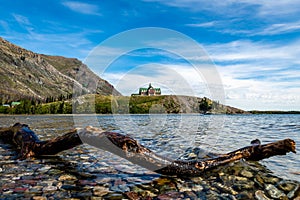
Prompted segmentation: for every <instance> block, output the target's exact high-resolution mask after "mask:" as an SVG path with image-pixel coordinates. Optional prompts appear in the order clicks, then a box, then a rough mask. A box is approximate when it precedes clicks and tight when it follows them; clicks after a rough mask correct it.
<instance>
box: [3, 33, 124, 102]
mask: <svg viewBox="0 0 300 200" xmlns="http://www.w3.org/2000/svg"><path fill="white" fill-rule="evenodd" d="M74 92H79V93H80V94H87V93H95V94H100V95H111V94H114V95H121V93H120V92H118V91H117V90H116V89H115V88H114V87H113V86H112V85H111V84H109V83H108V82H107V81H106V80H104V79H102V78H100V77H99V76H97V75H96V74H95V73H94V72H92V71H91V70H90V69H89V68H88V66H86V65H85V64H83V63H82V62H81V61H80V60H78V59H76V58H66V57H63V56H51V55H44V54H38V53H34V52H32V51H29V50H26V49H24V48H22V47H19V46H17V45H15V44H13V43H10V42H9V41H7V40H5V39H3V38H1V37H0V100H1V101H2V102H3V101H16V100H20V99H38V100H41V101H43V100H45V99H46V98H47V97H49V96H51V97H54V98H56V97H59V96H61V95H63V96H67V95H70V94H73V93H74ZM80 94H79V95H80Z"/></svg>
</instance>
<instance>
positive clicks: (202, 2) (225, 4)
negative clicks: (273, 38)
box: [144, 0, 300, 18]
mask: <svg viewBox="0 0 300 200" xmlns="http://www.w3.org/2000/svg"><path fill="white" fill-rule="evenodd" d="M144 1H147V2H159V3H162V4H165V5H168V6H172V7H179V8H186V9H190V10H192V11H199V10H203V11H210V12H214V13H217V14H223V15H228V16H241V15H242V14H249V15H252V16H253V15H256V16H260V17H266V16H273V17H275V18H276V17H283V16H290V15H293V14H297V13H299V11H300V2H299V1H295V0H285V1H269V0H260V1H253V0H227V1H219V0H210V1H207V0H173V1H169V0H144ZM249 7H252V8H253V9H255V10H256V12H253V10H250V9H249Z"/></svg>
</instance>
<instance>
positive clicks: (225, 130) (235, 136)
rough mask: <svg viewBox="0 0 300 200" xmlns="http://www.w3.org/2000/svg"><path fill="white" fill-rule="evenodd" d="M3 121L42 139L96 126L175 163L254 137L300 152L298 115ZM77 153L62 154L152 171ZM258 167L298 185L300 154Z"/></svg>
mask: <svg viewBox="0 0 300 200" xmlns="http://www.w3.org/2000/svg"><path fill="white" fill-rule="evenodd" d="M0 122H1V123H0V126H1V127H5V126H11V125H13V124H14V123H15V122H21V123H27V124H29V125H30V127H31V128H32V129H33V130H34V131H35V132H36V133H37V134H38V135H39V136H40V138H41V139H42V140H43V139H48V138H52V137H55V136H58V135H61V134H62V133H64V132H67V131H68V130H70V129H72V128H74V127H85V126H87V125H92V126H96V127H101V128H102V129H103V130H107V131H117V132H120V133H123V134H128V135H131V136H132V137H134V138H136V139H137V140H138V141H139V142H140V143H142V144H143V145H145V146H147V147H148V148H150V149H152V150H153V151H155V152H157V153H159V154H162V155H165V156H168V157H171V158H175V159H176V158H178V157H179V156H180V155H181V154H183V153H184V151H185V150H186V149H187V148H189V147H201V148H202V149H205V150H207V151H210V152H216V153H225V152H228V151H232V150H235V149H237V148H240V147H244V146H247V145H249V144H250V142H251V141H252V140H254V139H260V140H261V142H262V143H267V142H273V141H276V140H281V139H285V138H291V139H293V140H295V141H296V143H297V149H296V150H297V152H300V115H83V116H71V115H69V116H63V115H40V116H38V115H37V116H0ZM77 151H78V152H77V153H76V149H75V151H74V150H71V151H70V150H69V151H66V152H63V153H61V154H60V156H61V157H63V158H65V159H69V160H72V161H74V160H76V159H77V158H78V160H80V158H82V157H83V155H84V154H87V155H89V156H94V158H95V160H94V165H97V163H101V165H105V166H109V167H111V168H114V169H117V170H119V171H118V173H120V174H122V173H123V172H124V173H125V171H126V173H128V172H132V173H133V174H134V173H135V174H138V173H141V174H142V173H145V172H146V173H148V172H147V171H146V170H143V169H140V168H139V167H137V166H135V165H132V164H131V163H129V162H126V161H124V160H121V161H120V158H118V157H117V156H114V155H112V154H110V153H107V152H103V151H102V150H99V149H96V148H93V147H90V146H89V145H83V147H79V148H77ZM72 156H73V157H72ZM80 156H81V157H80ZM120 162H122V167H120ZM260 163H261V164H263V165H265V166H266V167H267V168H268V169H269V170H271V172H272V173H274V174H275V175H277V176H279V177H282V178H287V179H293V180H297V181H300V175H299V174H300V167H299V166H300V156H299V154H292V153H289V154H288V155H286V156H276V157H273V158H269V159H266V160H264V161H260ZM124 166H127V167H124ZM82 167H83V168H85V170H86V171H89V170H90V171H93V170H94V168H95V167H94V166H91V165H90V164H86V165H84V162H83V164H82ZM122 171H123V172H122ZM151 176H155V175H151V173H149V177H148V178H149V179H151V178H152V177H151ZM144 178H146V179H147V177H144Z"/></svg>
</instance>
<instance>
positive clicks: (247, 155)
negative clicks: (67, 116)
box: [0, 123, 296, 176]
mask: <svg viewBox="0 0 300 200" xmlns="http://www.w3.org/2000/svg"><path fill="white" fill-rule="evenodd" d="M0 138H1V139H2V140H3V141H4V142H6V143H10V144H12V145H13V146H14V147H16V149H17V152H18V158H19V159H26V158H28V157H38V156H43V155H55V154H57V153H59V152H61V151H64V150H68V149H71V148H73V147H75V146H78V145H81V144H83V143H87V144H89V145H92V146H94V147H97V148H100V149H103V150H106V151H109V152H111V153H114V154H116V155H118V156H120V157H122V158H125V159H127V160H129V161H131V162H132V163H134V164H137V165H140V166H142V167H144V168H146V169H149V170H152V171H154V172H157V173H160V174H164V175H177V176H200V175H201V174H203V173H205V172H206V171H208V170H211V169H213V168H215V167H217V166H221V165H225V164H227V163H230V162H234V161H236V160H240V159H242V158H243V159H246V160H253V161H258V160H262V159H265V158H269V157H271V156H276V155H285V154H287V153H289V152H293V153H296V143H295V142H294V141H293V140H291V139H284V140H279V141H275V142H272V143H268V144H264V145H261V144H260V141H259V140H254V141H252V142H251V144H252V145H251V146H246V147H243V148H241V149H238V150H235V151H232V152H229V153H226V154H221V155H219V156H218V157H216V158H209V159H202V160H195V161H181V160H171V159H168V158H165V157H163V156H160V155H158V154H156V153H154V152H153V151H151V150H150V149H148V148H146V147H144V146H143V145H141V144H139V143H138V142H137V141H136V140H135V139H133V138H131V137H129V136H126V135H122V134H119V133H115V132H103V131H102V130H100V129H97V128H93V127H86V128H84V129H77V130H76V129H74V130H71V131H70V132H68V133H66V134H64V135H62V136H58V137H56V138H54V139H51V140H47V141H40V140H39V138H38V136H37V135H36V134H35V133H34V132H33V131H32V130H31V129H30V128H29V127H28V125H25V124H20V123H16V124H15V125H13V126H11V127H6V128H0Z"/></svg>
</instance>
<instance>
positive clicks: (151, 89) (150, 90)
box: [132, 83, 161, 96]
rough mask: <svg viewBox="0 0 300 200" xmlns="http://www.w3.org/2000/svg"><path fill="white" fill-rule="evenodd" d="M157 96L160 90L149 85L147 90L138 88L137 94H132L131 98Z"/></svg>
mask: <svg viewBox="0 0 300 200" xmlns="http://www.w3.org/2000/svg"><path fill="white" fill-rule="evenodd" d="M136 95H139V96H159V95H161V90H160V88H154V87H153V86H152V85H151V83H150V84H149V87H148V88H140V89H139V93H138V94H132V96H136Z"/></svg>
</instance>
